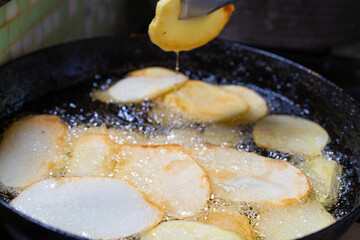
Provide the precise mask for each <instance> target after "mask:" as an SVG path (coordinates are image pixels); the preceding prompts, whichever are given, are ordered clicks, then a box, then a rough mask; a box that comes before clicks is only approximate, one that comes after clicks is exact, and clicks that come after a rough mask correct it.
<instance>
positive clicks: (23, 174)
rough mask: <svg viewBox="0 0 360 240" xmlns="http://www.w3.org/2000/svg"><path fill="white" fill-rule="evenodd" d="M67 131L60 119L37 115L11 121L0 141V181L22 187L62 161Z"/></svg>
mask: <svg viewBox="0 0 360 240" xmlns="http://www.w3.org/2000/svg"><path fill="white" fill-rule="evenodd" d="M67 137H68V130H67V127H66V126H65V125H64V123H63V122H62V121H61V120H60V118H58V117H56V116H51V115H37V116H31V117H26V118H23V119H21V120H19V121H17V122H15V123H13V124H12V125H11V126H10V128H9V129H8V130H7V131H6V132H5V134H4V137H3V139H2V141H1V144H0V181H1V182H2V183H3V184H4V185H6V186H10V187H18V188H24V187H27V186H29V185H31V184H33V183H35V182H37V181H39V180H41V179H43V178H46V177H47V176H48V174H49V173H50V171H51V170H52V169H54V168H60V167H61V166H62V165H63V164H64V163H65V160H66V151H67Z"/></svg>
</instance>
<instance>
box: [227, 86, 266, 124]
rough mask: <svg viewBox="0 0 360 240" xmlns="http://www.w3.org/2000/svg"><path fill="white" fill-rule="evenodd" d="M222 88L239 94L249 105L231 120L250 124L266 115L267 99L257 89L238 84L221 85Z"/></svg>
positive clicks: (236, 122)
mask: <svg viewBox="0 0 360 240" xmlns="http://www.w3.org/2000/svg"><path fill="white" fill-rule="evenodd" d="M221 88H222V89H225V90H226V91H229V92H232V93H234V94H238V95H239V96H240V97H242V99H244V100H245V102H246V103H247V105H248V107H249V108H248V111H246V112H245V113H243V114H240V115H239V116H237V117H235V118H233V119H231V120H230V121H229V122H231V123H235V124H248V123H253V122H256V121H257V120H259V119H260V118H262V117H264V116H266V114H267V112H268V107H267V104H266V101H265V100H264V99H263V98H262V97H261V96H260V95H259V94H258V93H257V92H255V91H253V90H251V89H249V88H247V87H243V86H236V85H225V86H221Z"/></svg>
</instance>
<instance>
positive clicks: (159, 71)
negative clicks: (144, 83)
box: [127, 67, 187, 78]
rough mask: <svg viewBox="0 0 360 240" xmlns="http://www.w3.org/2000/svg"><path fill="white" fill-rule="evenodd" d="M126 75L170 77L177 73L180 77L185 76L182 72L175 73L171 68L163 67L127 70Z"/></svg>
mask: <svg viewBox="0 0 360 240" xmlns="http://www.w3.org/2000/svg"><path fill="white" fill-rule="evenodd" d="M127 75H128V76H129V77H153V78H162V77H171V76H178V75H181V76H182V77H186V76H185V75H184V74H183V73H177V72H175V71H173V70H170V69H168V68H163V67H147V68H143V69H139V70H135V71H132V72H129V73H128V74H127ZM186 78H187V77H186Z"/></svg>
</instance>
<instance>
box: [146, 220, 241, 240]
mask: <svg viewBox="0 0 360 240" xmlns="http://www.w3.org/2000/svg"><path fill="white" fill-rule="evenodd" d="M141 239H143V240H165V239H172V240H177V239H178V240H197V239H202V240H216V239H219V240H220V239H227V240H247V238H246V237H244V236H242V235H240V234H238V233H235V232H232V231H228V230H225V229H222V228H220V227H216V226H212V225H207V224H203V223H199V222H192V221H169V222H163V223H161V224H160V225H159V226H157V227H156V228H154V229H152V230H151V231H150V232H148V233H147V234H146V235H145V236H144V237H142V238H141Z"/></svg>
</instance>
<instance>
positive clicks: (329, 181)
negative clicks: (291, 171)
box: [302, 155, 342, 207]
mask: <svg viewBox="0 0 360 240" xmlns="http://www.w3.org/2000/svg"><path fill="white" fill-rule="evenodd" d="M302 168H303V169H304V172H305V173H306V174H307V176H308V178H309V180H310V183H311V186H312V189H313V192H314V194H315V197H316V200H318V201H319V202H320V203H322V204H324V205H325V206H326V207H331V206H333V205H334V204H335V203H336V201H337V199H338V194H339V189H340V177H341V172H342V168H341V165H340V164H339V163H338V162H336V161H334V160H330V159H329V158H328V157H327V156H323V155H321V156H317V157H316V158H314V159H312V160H309V161H307V162H305V163H304V164H303V166H302Z"/></svg>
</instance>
